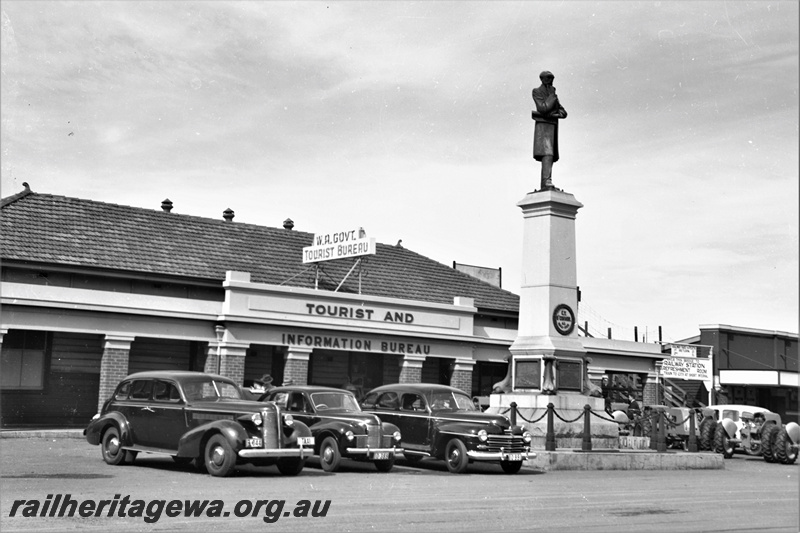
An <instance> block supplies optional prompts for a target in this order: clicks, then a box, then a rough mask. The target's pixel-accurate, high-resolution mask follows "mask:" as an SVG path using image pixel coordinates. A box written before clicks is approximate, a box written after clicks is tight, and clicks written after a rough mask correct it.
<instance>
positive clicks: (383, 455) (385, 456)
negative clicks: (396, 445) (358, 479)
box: [372, 452, 389, 461]
mask: <svg viewBox="0 0 800 533" xmlns="http://www.w3.org/2000/svg"><path fill="white" fill-rule="evenodd" d="M372 458H373V459H375V460H378V461H380V460H382V459H388V458H389V452H375V453H373V454H372Z"/></svg>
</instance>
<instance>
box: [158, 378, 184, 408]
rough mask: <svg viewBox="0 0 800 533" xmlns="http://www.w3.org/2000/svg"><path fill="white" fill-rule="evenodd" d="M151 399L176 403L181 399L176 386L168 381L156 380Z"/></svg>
mask: <svg viewBox="0 0 800 533" xmlns="http://www.w3.org/2000/svg"><path fill="white" fill-rule="evenodd" d="M153 399H154V400H156V401H159V402H172V403H177V402H180V401H181V395H180V393H179V392H178V387H176V386H175V384H174V383H170V382H169V381H156V385H155V394H154V395H153Z"/></svg>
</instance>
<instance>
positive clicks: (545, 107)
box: [531, 70, 567, 190]
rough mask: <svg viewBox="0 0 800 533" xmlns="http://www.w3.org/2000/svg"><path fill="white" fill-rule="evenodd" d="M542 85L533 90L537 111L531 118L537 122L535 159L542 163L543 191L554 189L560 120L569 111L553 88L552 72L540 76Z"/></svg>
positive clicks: (534, 133)
mask: <svg viewBox="0 0 800 533" xmlns="http://www.w3.org/2000/svg"><path fill="white" fill-rule="evenodd" d="M539 79H540V80H542V85H541V86H539V87H537V88H535V89H534V90H533V102H534V103H535V104H536V111H533V112H531V117H532V118H533V120H535V121H536V126H535V128H534V131H533V158H534V159H536V160H537V161H541V162H542V180H541V190H547V189H554V188H555V187H554V186H553V180H552V173H553V163H555V162H556V161H558V119H560V118H567V110H566V109H564V108H563V107H562V106H561V103H560V102H559V101H558V96H556V88H555V87H553V80H554V79H555V76H553V74H552V72H549V71H547V70H545V71H544V72H542V73H541V74H539Z"/></svg>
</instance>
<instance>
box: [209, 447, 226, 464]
mask: <svg viewBox="0 0 800 533" xmlns="http://www.w3.org/2000/svg"><path fill="white" fill-rule="evenodd" d="M223 461H225V450H223V449H222V446H215V447H214V449H213V450H212V451H211V462H212V463H214V464H215V465H216V466H220V465H221V464H222V462H223Z"/></svg>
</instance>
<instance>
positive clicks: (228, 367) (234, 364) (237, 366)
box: [220, 353, 244, 385]
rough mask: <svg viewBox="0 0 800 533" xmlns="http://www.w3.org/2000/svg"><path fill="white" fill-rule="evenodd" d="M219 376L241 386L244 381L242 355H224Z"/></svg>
mask: <svg viewBox="0 0 800 533" xmlns="http://www.w3.org/2000/svg"><path fill="white" fill-rule="evenodd" d="M220 374H221V375H223V376H225V377H226V378H230V379H232V380H233V381H235V382H236V383H238V384H239V385H241V384H242V382H243V381H244V354H239V353H235V354H234V353H228V354H224V355H223V356H222V365H221V367H220Z"/></svg>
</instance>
